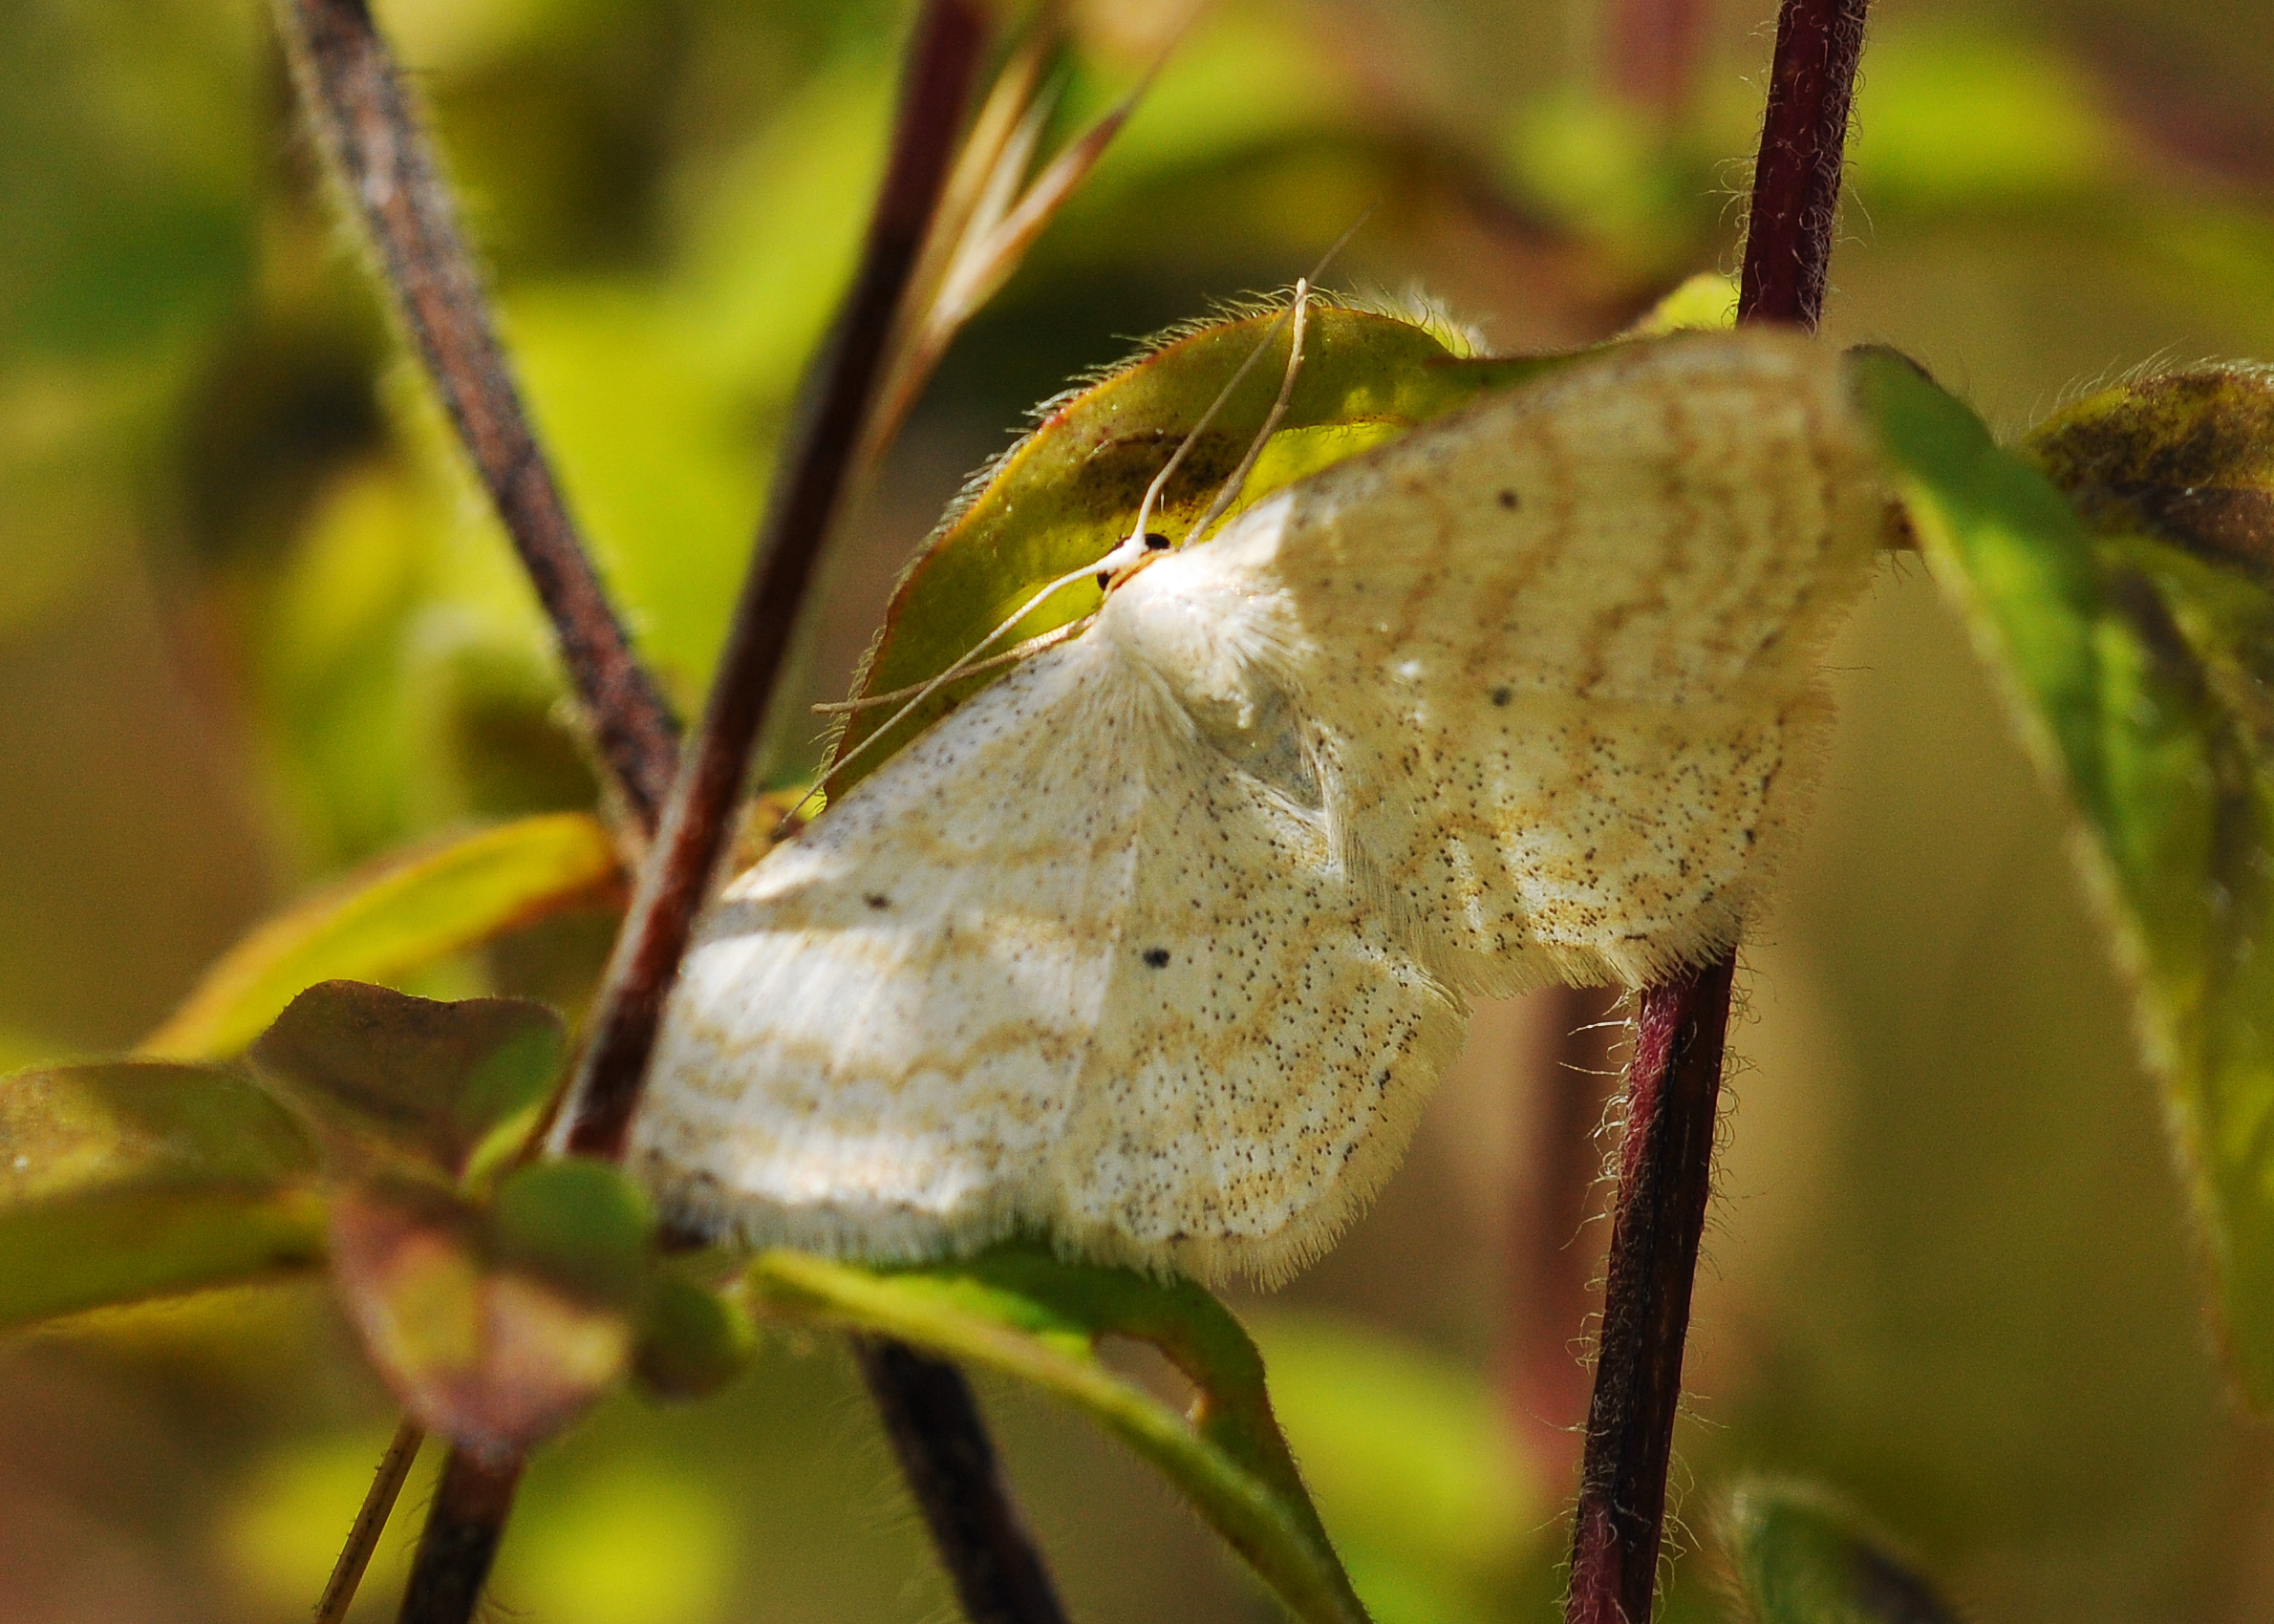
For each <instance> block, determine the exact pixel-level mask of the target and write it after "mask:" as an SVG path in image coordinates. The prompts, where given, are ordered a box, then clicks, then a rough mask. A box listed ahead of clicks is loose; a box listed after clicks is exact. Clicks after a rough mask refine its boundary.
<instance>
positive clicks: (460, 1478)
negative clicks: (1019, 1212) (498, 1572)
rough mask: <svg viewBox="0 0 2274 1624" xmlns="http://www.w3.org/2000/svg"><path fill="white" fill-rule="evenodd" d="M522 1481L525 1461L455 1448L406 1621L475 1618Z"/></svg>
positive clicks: (430, 1520) (408, 1596) (407, 1599)
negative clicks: (498, 1460)
mask: <svg viewBox="0 0 2274 1624" xmlns="http://www.w3.org/2000/svg"><path fill="white" fill-rule="evenodd" d="M520 1485H521V1463H520V1462H519V1461H507V1462H504V1464H490V1463H487V1462H484V1461H483V1459H482V1458H481V1457H480V1456H478V1455H476V1454H474V1453H473V1452H472V1451H470V1450H465V1449H454V1450H452V1451H451V1452H450V1459H449V1461H448V1462H447V1463H446V1464H444V1465H443V1467H442V1480H441V1482H440V1484H439V1485H436V1488H435V1501H434V1506H433V1507H432V1508H431V1509H430V1510H428V1512H427V1513H426V1528H425V1530H424V1531H423V1532H421V1533H420V1534H419V1536H418V1555H417V1556H415V1557H413V1558H412V1559H411V1582H410V1584H409V1585H408V1586H407V1587H405V1589H404V1591H403V1592H402V1612H401V1613H400V1614H398V1616H399V1618H400V1620H401V1624H465V1621H466V1620H467V1619H469V1618H471V1617H473V1616H474V1607H475V1604H476V1603H477V1602H479V1601H480V1600H481V1599H482V1586H483V1582H484V1581H486V1580H487V1579H488V1577H489V1565H490V1563H491V1562H492V1561H493V1560H494V1559H495V1558H496V1556H497V1554H498V1542H499V1541H500V1540H502V1539H503V1538H504V1536H505V1519H506V1517H507V1516H508V1515H509V1514H510V1513H511V1512H512V1510H513V1491H514V1490H515V1489H516V1488H518V1487H519V1486H520Z"/></svg>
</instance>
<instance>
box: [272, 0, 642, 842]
mask: <svg viewBox="0 0 2274 1624" xmlns="http://www.w3.org/2000/svg"><path fill="white" fill-rule="evenodd" d="M276 18H277V27H278V32H280V33H281V34H282V35H283V38H284V42H285V49H286V54H287V55H288V56H289V57H290V60H291V64H292V75H293V79H294V81H295V83H296V84H297V86H298V88H299V93H300V103H301V106H302V107H303V108H304V109H306V111H307V113H308V116H309V120H310V122H311V124H312V125H313V126H314V129H315V132H316V135H317V138H318V140H319V141H320V143H321V144H322V146H323V149H324V153H325V156H326V157H327V158H328V159H329V160H330V161H331V165H332V172H333V175H334V177H336V179H337V180H338V182H339V185H340V189H341V191H342V193H343V194H344V195H345V197H346V199H347V201H348V203H350V205H351V206H352V207H353V208H354V211H355V213H356V215H357V217H358V218H359V219H360V221H361V222H362V224H363V229H364V235H365V238H366V240H367V241H368V242H369V243H370V244H371V246H372V249H373V251H374V252H375V254H376V255H377V256H378V262H379V269H380V271H381V272H382V273H383V274H382V276H381V280H382V281H383V282H384V283H385V285H386V287H387V288H388V291H389V293H390V294H391V295H392V298H393V302H394V306H395V313H396V315H397V318H398V319H399V320H400V321H401V322H402V325H403V330H404V331H405V332H407V333H408V334H409V335H410V338H411V342H412V344H413V345H414V347H415V348H416V349H417V350H418V355H419V358H420V359H421V360H423V361H424V362H425V363H426V370H427V374H428V375H429V376H431V377H432V378H433V379H434V382H435V388H436V390H437V391H438V392H439V393H440V395H441V397H442V404H443V406H444V407H445V408H446V409H447V410H448V412H449V414H450V421H451V423H452V424H453V425H454V426H455V427H456V429H457V430H458V438H459V441H460V443H461V444H462V445H463V446H464V447H465V449H466V455H467V456H468V457H469V458H471V459H473V463H474V468H475V471H476V472H477V473H478V474H479V475H480V476H481V478H482V482H483V485H484V486H485V487H486V488H487V489H488V491H489V497H490V501H491V502H492V503H493V504H494V505H495V506H496V508H497V513H498V518H499V519H500V520H501V521H502V522H503V523H504V526H505V530H506V533H507V534H508V535H510V536H511V537H512V538H513V545H514V547H515V549H516V550H517V551H518V552H519V553H520V554H521V561H522V566H523V567H524V568H526V570H527V571H528V574H529V580H530V582H531V583H532V584H533V585H534V586H535V587H536V588H537V596H538V598H539V599H540V600H541V601H542V602H543V603H544V606H545V613H546V616H547V619H549V620H550V621H551V622H552V626H553V631H554V634H555V636H556V637H557V638H558V639H559V642H560V649H561V658H562V660H563V662H564V663H565V664H566V665H567V666H568V668H569V678H570V680H571V681H572V682H573V683H574V684H575V686H576V692H577V694H578V697H579V698H581V699H582V700H583V703H584V709H585V714H586V716H588V717H589V718H590V726H591V728H592V731H593V736H594V740H595V742H596V743H597V745H598V747H599V751H600V756H601V759H603V760H604V761H605V762H606V763H607V765H608V769H609V771H610V772H611V774H612V775H613V777H614V779H615V780H616V784H617V786H618V788H619V789H620V790H621V791H622V793H623V795H624V798H625V800H626V801H628V802H629V803H630V805H631V808H632V811H633V815H634V816H635V817H636V818H637V819H638V820H639V822H640V823H641V824H642V825H645V826H651V827H652V826H653V825H654V822H655V818H656V815H657V812H658V811H659V809H660V808H661V806H662V804H663V798H664V796H665V795H666V794H667V793H668V792H669V790H670V787H671V780H672V775H673V773H674V772H675V771H676V768H677V764H678V754H679V734H678V724H677V722H676V720H675V719H674V717H673V716H672V714H671V709H670V707H669V706H668V705H666V704H665V702H664V699H663V695H662V694H661V692H660V690H658V689H657V688H656V686H655V683H654V678H653V677H652V676H651V675H650V674H649V673H648V670H647V668H646V667H645V666H644V665H642V664H641V663H640V660H639V657H638V655H636V654H635V653H633V649H632V644H631V640H630V639H629V638H628V637H626V636H625V634H624V627H623V623H622V622H621V621H619V620H618V619H617V618H616V614H615V610H614V609H613V608H612V607H611V604H610V603H609V600H608V592H607V588H605V587H604V586H603V585H602V584H601V580H600V573H599V571H598V570H597V569H596V568H594V567H593V565H592V558H591V553H590V550H589V549H588V548H587V547H586V545H585V544H584V540H583V538H582V537H581V536H580V535H579V534H578V531H577V527H576V523H575V521H574V520H573V519H571V518H570V517H569V506H568V502H567V501H566V500H565V499H564V498H563V496H562V494H561V487H560V484H559V482H558V481H556V480H555V479H554V478H553V472H552V467H551V465H550V463H548V462H547V460H546V457H545V453H544V451H543V449H542V448H541V447H540V446H539V445H538V443H537V438H536V436H535V435H534V434H533V433H532V432H531V430H530V428H529V420H528V415H527V413H526V411H525V410H524V409H523V406H522V401H521V394H520V392H519V390H517V389H516V388H515V386H514V382H513V373H512V370H511V369H510V368H509V367H508V366H507V365H506V362H505V353H504V349H503V348H502V347H501V346H500V345H499V343H498V337H497V331H496V328H495V326H494V325H493V324H492V322H491V320H490V316H489V307H488V303H487V301H486V299H485V298H484V297H483V288H482V277H481V273H480V272H479V271H478V270H477V269H476V268H475V265H474V258H473V255H472V254H471V253H470V252H469V251H468V250H467V247H466V244H465V240H464V238H463V237H462V236H461V234H460V232H459V229H458V219H457V212H456V210H455V208H454V207H453V206H452V203H451V198H450V190H449V187H448V186H447V185H446V184H444V183H443V182H442V179H441V175H440V165H439V164H437V162H436V160H435V155H434V149H433V147H432V145H431V143H430V142H429V141H428V140H427V138H426V135H425V132H424V131H423V130H422V129H421V128H420V127H419V124H418V118H417V116H416V114H415V112H414V110H413V108H412V105H411V102H410V98H409V96H408V94H407V93H406V92H405V90H404V88H403V83H402V77H401V75H399V74H398V73H397V71H396V66H395V61H394V58H393V55H392V54H391V53H389V51H388V49H387V44H386V41H385V40H384V39H382V38H381V37H380V36H379V32H378V30H377V29H376V28H375V27H374V26H373V23H372V19H371V12H370V11H369V10H368V9H367V8H366V5H365V0H276Z"/></svg>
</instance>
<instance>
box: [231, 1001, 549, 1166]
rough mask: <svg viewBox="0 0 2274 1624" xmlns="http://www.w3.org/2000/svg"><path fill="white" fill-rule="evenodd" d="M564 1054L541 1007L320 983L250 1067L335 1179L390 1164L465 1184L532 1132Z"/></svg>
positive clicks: (267, 1036) (266, 1040)
mask: <svg viewBox="0 0 2274 1624" xmlns="http://www.w3.org/2000/svg"><path fill="white" fill-rule="evenodd" d="M566 1044H567V1036H566V1034H565V1032H564V1030H563V1028H562V1025H561V1018H560V1016H558V1015H555V1014H553V1012H552V1011H550V1010H548V1009H547V1008H546V1007H545V1006H544V1005H543V1004H536V1003H530V1002H527V1001H526V1000H523V999H517V998H470V999H467V1000H465V1001H463V1002H461V1003H438V1002H436V1001H434V1000H433V999H430V998H415V997H412V996H411V995H410V994H407V993H397V992H394V991H392V990H390V989H388V988H385V987H373V986H368V985H366V984H365V983H363V982H360V981H326V982H323V983H321V984H319V985H317V986H314V987H311V988H310V989H309V990H308V991H307V992H305V993H303V994H300V995H299V996H298V997H297V998H294V999H293V1000H292V1002H291V1004H290V1007H288V1008H287V1009H286V1011H285V1013H284V1014H283V1015H279V1016H278V1017H277V1019H276V1024H275V1025H273V1026H271V1027H270V1028H269V1029H268V1031H267V1032H266V1033H264V1034H263V1035H262V1036H261V1039H260V1041H259V1042H257V1043H255V1044H254V1045H253V1047H252V1054H251V1060H252V1064H253V1066H254V1068H255V1069H256V1070H257V1071H258V1072H259V1073H260V1075H261V1077H262V1079H264V1080H265V1081H267V1082H268V1084H269V1085H270V1086H271V1087H273V1088H274V1089H275V1090H276V1091H277V1092H278V1093H279V1094H281V1095H282V1096H284V1097H285V1098H286V1099H287V1100H290V1101H291V1103H293V1104H294V1105H295V1106H297V1107H299V1108H300V1110H301V1111H302V1112H303V1113H304V1114H305V1115H306V1116H307V1117H308V1118H309V1120H310V1121H311V1122H313V1123H314V1124H315V1126H316V1129H317V1132H318V1135H319V1137H320V1138H321V1139H322V1140H323V1141H324V1145H325V1151H326V1154H327V1155H328V1156H330V1157H332V1158H333V1160H334V1161H335V1163H336V1164H337V1166H338V1169H339V1170H341V1171H351V1172H352V1171H354V1170H355V1169H357V1168H360V1167H364V1166H368V1165H372V1164H373V1163H375V1162H383V1161H390V1160H392V1161H399V1162H406V1163H409V1164H410V1165H413V1166H416V1167H418V1168H419V1169H421V1170H423V1171H426V1172H428V1173H430V1174H432V1175H435V1176H438V1177H440V1178H441V1179H443V1180H445V1181H446V1182H449V1183H454V1184H465V1185H469V1186H471V1185H479V1184H481V1183H482V1182H483V1180H485V1179H486V1178H487V1177H489V1176H490V1175H491V1174H493V1173H494V1172H495V1171H496V1170H497V1169H498V1168H500V1167H502V1166H504V1165H505V1164H506V1163H507V1162H508V1161H510V1160H511V1159H512V1158H513V1157H514V1156H515V1155H517V1154H519V1152H520V1151H521V1149H522V1148H523V1146H525V1145H526V1143H528V1140H529V1136H530V1135H531V1134H533V1133H535V1132H536V1130H537V1126H538V1124H539V1122H541V1121H542V1120H543V1118H544V1114H545V1109H546V1106H547V1102H548V1101H549V1100H551V1098H552V1095H553V1091H554V1089H555V1088H556V1087H557V1085H558V1083H559V1081H560V1077H561V1064H562V1058H563V1056H564V1053H565V1050H566Z"/></svg>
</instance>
